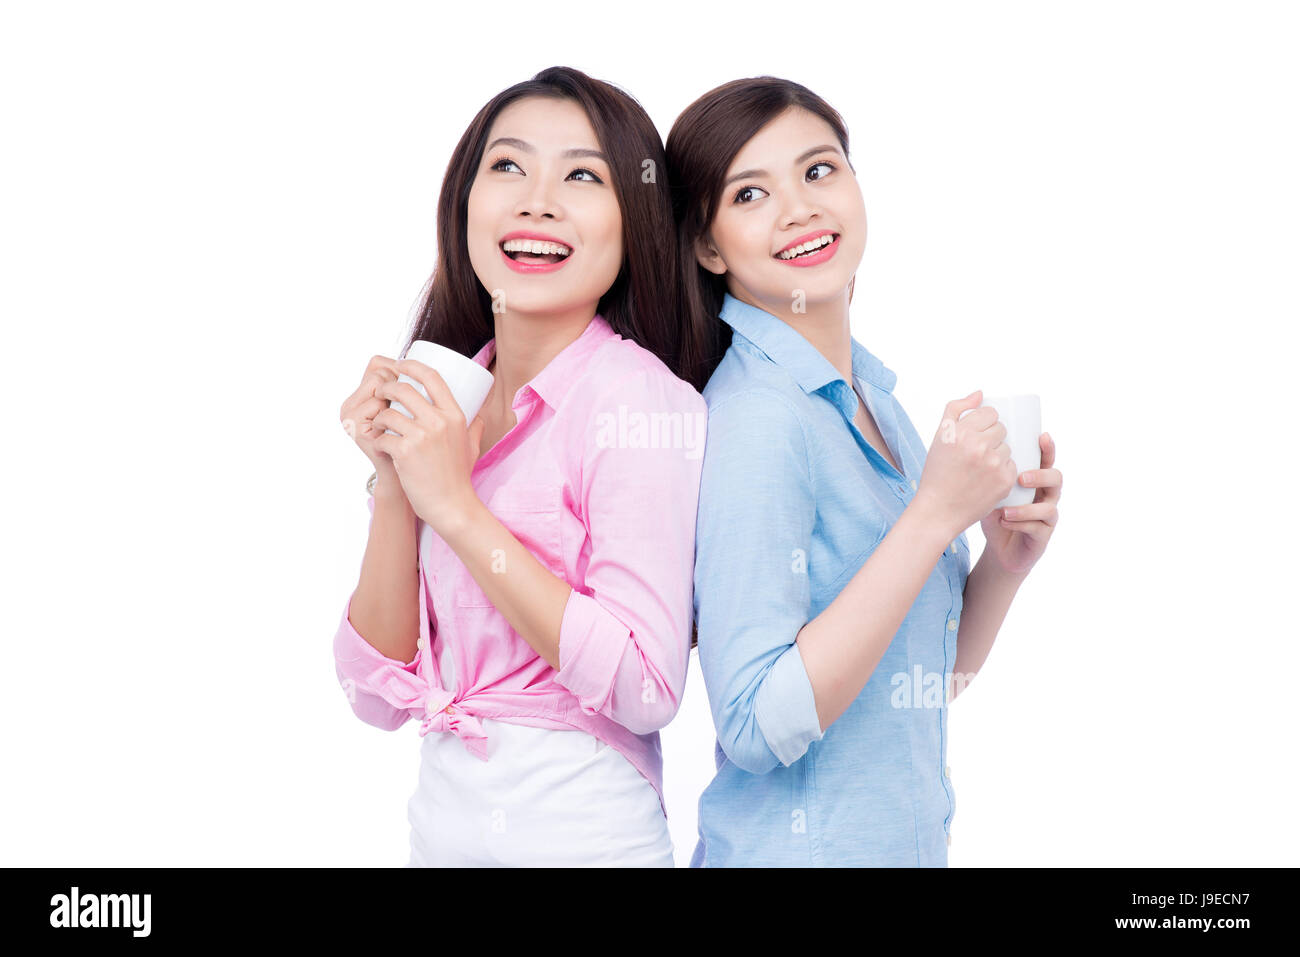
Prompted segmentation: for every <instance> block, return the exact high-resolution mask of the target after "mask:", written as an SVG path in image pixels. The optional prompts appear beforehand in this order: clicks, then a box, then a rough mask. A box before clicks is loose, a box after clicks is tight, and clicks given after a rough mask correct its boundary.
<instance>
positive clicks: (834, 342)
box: [728, 287, 853, 386]
mask: <svg viewBox="0 0 1300 957" xmlns="http://www.w3.org/2000/svg"><path fill="white" fill-rule="evenodd" d="M728 292H730V293H731V294H732V295H733V296H735V297H736V298H737V299H739V300H741V301H742V302H747V303H749V304H750V305H751V306H756V307H757V308H759V309H762V310H763V311H764V312H770V313H771V314H772V315H774V316H776V317H777V318H778V319H781V320H782V321H783V322H785V323H786V325H788V326H790V327H791V328H793V329H794V330H795V332H797V333H799V335H801V336H803V337H804V338H805V339H807V340H808V341H809V342H810V343H812V345H813V348H815V349H816V350H817V351H818V352H820V353H821V354H822V355H824V356H825V357H826V361H827V362H829V363H830V364H831V365H833V366H834V367H835V369H836V371H838V372H839V374H840V375H841V376H842V377H843V379H844V381H845V382H847V383H848V384H849V385H850V386H851V385H853V343H852V333H851V332H850V330H849V289H848V287H845V289H844V291H843V293H842V294H840V295H838V296H835V297H834V298H832V299H826V300H822V301H820V302H810V303H808V304H807V305H806V307H805V308H806V311H805V312H794V311H792V310H791V308H790V303H789V301H788V300H781V301H779V302H773V303H769V304H766V305H765V304H763V303H761V302H757V301H755V299H754V297H752V296H751V295H750V294H749V292H748V291H747V290H745V289H739V288H737V289H731V288H729V289H728Z"/></svg>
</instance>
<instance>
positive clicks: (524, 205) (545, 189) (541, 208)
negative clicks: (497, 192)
mask: <svg viewBox="0 0 1300 957" xmlns="http://www.w3.org/2000/svg"><path fill="white" fill-rule="evenodd" d="M559 213H560V210H559V207H558V206H557V205H556V203H555V196H554V193H553V191H552V188H551V181H550V177H549V176H546V175H539V176H534V177H533V178H532V180H531V181H530V182H529V183H528V185H527V187H526V188H525V189H524V192H523V195H521V196H520V197H519V202H518V203H517V204H516V205H515V215H516V216H535V217H536V218H538V219H557V218H558V217H559Z"/></svg>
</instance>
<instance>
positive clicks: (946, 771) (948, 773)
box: [943, 765, 952, 778]
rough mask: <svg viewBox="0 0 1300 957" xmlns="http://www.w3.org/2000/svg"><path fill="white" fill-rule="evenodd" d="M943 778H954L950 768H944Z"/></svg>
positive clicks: (945, 766)
mask: <svg viewBox="0 0 1300 957" xmlns="http://www.w3.org/2000/svg"><path fill="white" fill-rule="evenodd" d="M943 776H944V777H945V778H950V777H952V768H950V767H948V766H947V765H944V768H943Z"/></svg>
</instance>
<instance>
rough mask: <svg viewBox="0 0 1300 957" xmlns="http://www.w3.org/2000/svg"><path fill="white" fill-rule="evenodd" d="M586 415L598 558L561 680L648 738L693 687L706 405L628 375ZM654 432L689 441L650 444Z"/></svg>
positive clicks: (572, 602) (583, 470)
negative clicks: (690, 667) (689, 682)
mask: <svg viewBox="0 0 1300 957" xmlns="http://www.w3.org/2000/svg"><path fill="white" fill-rule="evenodd" d="M620 406H622V409H620ZM586 411H589V413H590V414H588V415H584V416H583V420H584V430H583V434H582V436H580V437H578V440H577V442H576V443H575V447H579V448H581V449H582V452H581V459H580V462H578V463H577V465H578V468H577V469H576V471H577V473H578V477H577V481H576V485H577V486H578V488H577V490H576V491H577V495H578V497H579V499H580V507H581V514H582V516H583V523H584V526H585V528H586V533H587V536H588V542H589V545H590V557H589V560H588V561H587V566H586V573H585V575H584V576H583V580H582V581H581V582H579V583H578V584H577V585H576V586H574V588H573V591H572V593H571V594H570V596H569V600H568V603H567V604H566V605H565V609H564V617H563V619H562V621H561V624H560V647H559V657H560V667H559V669H558V670H557V671H556V675H555V677H556V681H557V682H559V683H560V684H561V685H563V686H564V687H565V688H567V689H568V690H569V691H570V692H572V693H573V695H574V696H575V697H576V698H577V700H578V704H579V706H580V707H581V708H582V710H583V712H585V713H586V714H603V715H605V716H606V717H608V718H610V719H611V720H613V721H616V722H618V723H619V724H621V725H623V726H624V727H625V728H627V729H628V730H630V731H632V732H633V733H634V734H649V733H650V732H652V731H657V730H658V729H660V728H662V727H664V726H665V725H666V724H668V722H669V721H671V720H672V718H673V716H674V715H675V714H676V713H677V709H678V707H679V705H680V703H681V697H682V693H683V691H684V690H685V685H686V668H687V664H688V661H689V658H690V645H691V616H692V603H691V591H692V587H693V580H692V565H693V560H694V555H695V509H696V505H697V503H698V500H699V491H700V470H701V468H702V467H703V449H704V434H703V433H704V431H705V430H706V428H707V421H708V411H707V407H706V405H705V402H704V399H703V397H702V396H700V394H699V393H698V392H696V391H695V390H694V389H693V388H692V387H691V386H690V385H689V384H687V383H685V382H682V381H681V380H679V379H677V378H676V377H672V376H670V375H668V374H661V373H660V372H659V371H658V370H644V371H641V372H637V373H635V374H633V375H630V376H628V377H626V378H623V379H621V380H620V381H619V382H618V383H617V386H616V387H615V388H613V389H610V390H608V391H607V392H606V393H605V394H604V395H602V396H600V397H597V398H596V399H595V401H593V402H592V403H591V404H590V409H589V410H586ZM638 415H643V416H644V417H645V418H643V419H638V418H637V416H638ZM629 422H631V423H633V427H632V428H630V429H629V428H627V425H628V423H629ZM637 423H639V424H640V425H643V426H644V428H642V429H640V430H639V431H638V428H637ZM678 426H680V428H678ZM654 430H659V431H658V432H655V431H654ZM652 434H658V435H659V436H660V437H661V439H662V438H664V437H669V438H672V437H674V436H680V439H679V440H677V441H676V447H671V446H672V445H673V444H674V442H673V441H667V442H664V441H659V442H658V443H657V444H658V445H659V447H648V444H647V442H646V441H643V440H644V439H647V438H648V437H649V436H650V435H652ZM665 445H667V446H668V447H665Z"/></svg>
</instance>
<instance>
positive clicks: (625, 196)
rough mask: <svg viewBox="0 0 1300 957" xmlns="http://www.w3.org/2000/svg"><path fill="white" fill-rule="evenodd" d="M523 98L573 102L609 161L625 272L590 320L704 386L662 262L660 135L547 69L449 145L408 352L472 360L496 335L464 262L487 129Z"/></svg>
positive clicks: (664, 219) (697, 347) (664, 221)
mask: <svg viewBox="0 0 1300 957" xmlns="http://www.w3.org/2000/svg"><path fill="white" fill-rule="evenodd" d="M527 96H550V97H556V98H560V99H568V100H572V101H574V102H575V103H577V104H578V105H579V106H581V107H582V108H583V110H585V111H586V114H587V117H588V119H589V120H590V121H591V125H592V128H593V129H594V130H595V132H596V138H597V140H598V141H599V143H600V147H601V150H602V151H603V152H604V153H605V155H606V156H607V157H609V168H610V176H611V178H612V180H613V183H612V186H613V189H614V195H615V197H616V198H617V200H618V205H619V210H620V212H621V213H622V218H623V263H622V266H621V268H620V269H619V272H618V276H617V277H616V278H615V280H614V283H613V285H612V286H610V288H609V290H608V291H607V292H606V293H605V294H604V296H602V297H601V299H600V302H599V303H598V304H597V307H596V311H597V312H598V313H599V314H600V315H601V316H603V317H604V318H605V320H606V321H607V322H608V323H609V325H610V327H611V328H612V329H613V330H614V331H615V332H616V333H618V334H619V335H621V336H622V337H623V338H625V339H631V340H633V341H634V342H636V343H637V344H638V345H640V346H642V347H643V348H645V349H648V350H649V351H650V352H653V353H654V354H655V355H656V356H658V357H659V359H660V360H661V361H662V362H663V363H664V364H665V365H666V366H667V367H668V368H669V369H670V370H671V371H672V372H673V373H674V374H675V375H677V376H678V377H679V378H682V379H686V380H687V381H688V382H690V383H691V384H692V385H693V386H694V387H695V388H696V389H697V390H699V389H702V388H703V387H704V380H698V381H697V380H696V379H694V378H692V377H691V376H690V375H689V374H687V372H688V370H690V369H698V368H700V367H701V363H700V353H701V350H702V348H703V343H704V338H705V332H704V330H705V329H707V326H703V325H700V326H697V325H694V324H693V323H692V319H691V317H690V316H689V315H687V313H686V312H685V311H684V310H683V309H681V308H680V307H679V302H678V297H679V295H680V290H681V284H680V282H679V281H678V278H677V261H676V258H675V257H674V256H673V255H672V254H671V253H670V252H669V253H665V250H668V249H670V248H671V245H672V238H673V230H674V224H673V214H672V200H671V197H670V196H669V192H668V187H667V183H666V182H664V179H665V177H664V175H663V170H664V169H665V161H664V151H663V141H662V140H661V139H660V137H659V131H658V130H657V129H656V128H655V125H654V123H653V122H652V121H651V120H650V117H649V116H648V115H647V114H646V112H645V110H644V109H642V107H641V105H640V104H639V103H637V101H636V100H635V99H633V98H632V97H631V96H629V95H628V94H627V93H625V92H623V91H622V90H620V89H619V88H617V87H615V86H612V85H611V84H609V83H604V82H602V81H600V80H596V79H593V78H592V77H589V76H587V75H586V74H585V73H582V72H581V71H579V70H575V69H572V68H571V67H563V66H554V67H549V68H548V69H545V70H542V71H541V72H540V73H538V74H537V75H536V76H534V77H533V78H532V79H531V80H526V81H524V82H522V83H516V84H515V85H514V86H512V87H510V88H509V89H506V90H503V91H502V92H501V93H498V94H497V95H496V96H494V97H493V98H492V99H491V100H490V101H489V102H488V103H487V105H486V106H484V107H483V108H482V109H481V110H479V112H478V115H477V116H475V117H474V120H473V121H472V122H471V123H470V125H469V128H468V129H466V130H465V132H464V134H463V135H462V136H461V138H460V142H459V143H457V144H456V149H455V150H454V151H453V152H452V155H451V160H450V161H449V162H448V164H447V172H446V174H445V176H444V177H443V182H442V191H441V193H440V194H439V196H438V222H437V234H438V261H437V266H436V268H435V269H434V272H433V274H432V275H431V276H430V278H429V280H428V281H427V282H426V283H425V286H424V289H423V290H422V291H421V294H420V302H419V305H418V306H417V308H416V314H417V318H416V320H415V322H414V328H413V329H412V331H411V334H410V338H409V339H408V340H407V343H406V349H409V348H410V345H411V343H412V342H414V341H415V340H416V339H427V340H429V341H432V342H436V343H438V344H440V345H444V346H447V347H448V348H450V349H455V350H456V351H457V352H459V353H461V354H462V355H465V356H467V357H471V358H472V357H473V356H474V355H475V354H477V353H478V351H479V350H480V349H482V348H483V346H485V345H486V344H487V342H488V340H489V339H491V338H492V337H493V335H494V334H495V332H494V327H493V321H492V299H491V296H490V295H489V294H488V292H487V290H486V289H484V288H483V284H482V283H481V282H479V280H478V277H477V276H476V275H475V273H474V269H473V267H472V265H471V263H470V260H469V249H468V245H467V241H466V233H467V227H466V219H467V211H468V208H469V192H470V187H471V186H473V184H474V178H475V176H476V175H477V172H478V165H479V162H480V161H481V159H482V155H483V149H484V147H485V146H486V145H487V137H488V133H489V132H490V131H491V129H492V123H493V121H494V120H495V119H496V117H497V115H498V114H499V113H500V112H501V110H503V109H504V108H505V107H506V106H508V105H509V104H511V103H513V102H515V101H516V100H519V99H522V98H524V97H527ZM647 171H648V173H649V178H648V179H647V178H646V173H647ZM403 354H405V349H404V350H403Z"/></svg>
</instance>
